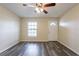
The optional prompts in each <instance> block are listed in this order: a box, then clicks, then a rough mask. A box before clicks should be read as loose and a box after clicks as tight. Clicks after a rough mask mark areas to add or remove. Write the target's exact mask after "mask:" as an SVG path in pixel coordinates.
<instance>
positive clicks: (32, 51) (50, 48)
mask: <svg viewBox="0 0 79 59" xmlns="http://www.w3.org/2000/svg"><path fill="white" fill-rule="evenodd" d="M0 56H78V55H77V54H76V53H74V52H73V51H71V50H70V49H68V48H66V47H65V46H64V45H62V44H60V43H59V42H57V41H53V42H20V43H18V44H16V45H15V46H13V47H11V48H10V49H8V50H6V51H4V52H2V53H0Z"/></svg>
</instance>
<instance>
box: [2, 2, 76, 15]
mask: <svg viewBox="0 0 79 59" xmlns="http://www.w3.org/2000/svg"><path fill="white" fill-rule="evenodd" d="M27 4H29V3H27ZM1 5H3V6H4V7H6V8H8V9H9V10H10V11H12V12H14V13H15V14H16V15H18V16H20V17H60V16H61V15H63V14H64V13H65V12H66V11H68V10H69V9H70V8H72V7H73V6H74V5H76V4H75V3H57V4H56V6H54V7H50V8H48V9H47V11H48V14H44V13H43V12H42V13H35V12H34V11H35V8H32V7H27V6H25V7H24V6H22V3H2V4H1ZM32 5H34V3H32Z"/></svg>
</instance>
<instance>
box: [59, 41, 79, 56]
mask: <svg viewBox="0 0 79 59" xmlns="http://www.w3.org/2000/svg"><path fill="white" fill-rule="evenodd" d="M58 42H59V43H61V44H62V45H64V46H65V47H67V48H69V49H70V50H72V51H73V52H75V53H76V54H78V55H79V53H78V52H76V51H75V50H74V49H72V48H70V47H69V46H67V45H66V44H64V43H63V42H61V41H58Z"/></svg>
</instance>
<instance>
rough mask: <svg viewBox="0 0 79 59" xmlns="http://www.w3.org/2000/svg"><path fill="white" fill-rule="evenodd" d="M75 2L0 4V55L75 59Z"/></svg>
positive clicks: (78, 6) (78, 42)
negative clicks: (71, 58) (73, 57)
mask: <svg viewBox="0 0 79 59" xmlns="http://www.w3.org/2000/svg"><path fill="white" fill-rule="evenodd" d="M78 55H79V3H0V56H78Z"/></svg>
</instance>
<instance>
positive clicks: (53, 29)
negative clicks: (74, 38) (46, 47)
mask: <svg viewBox="0 0 79 59" xmlns="http://www.w3.org/2000/svg"><path fill="white" fill-rule="evenodd" d="M48 36H49V37H48V40H49V41H57V24H56V22H49V35H48Z"/></svg>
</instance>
